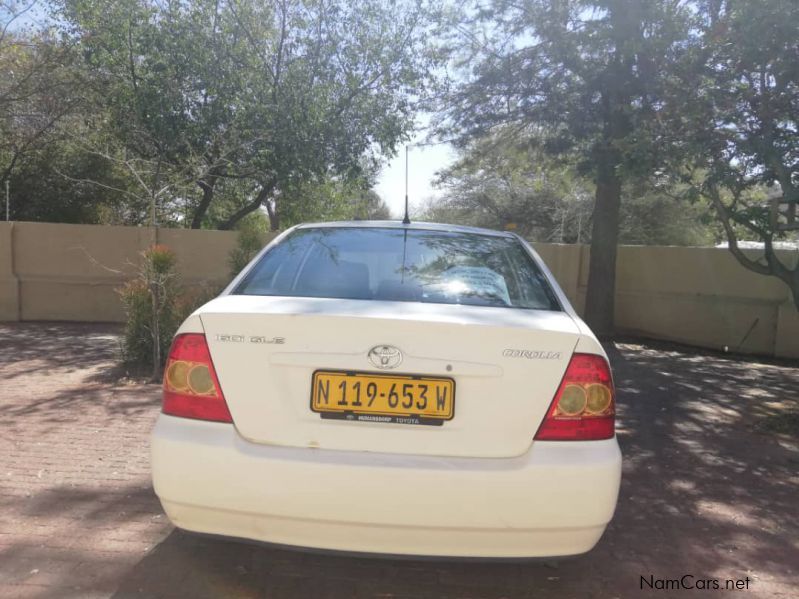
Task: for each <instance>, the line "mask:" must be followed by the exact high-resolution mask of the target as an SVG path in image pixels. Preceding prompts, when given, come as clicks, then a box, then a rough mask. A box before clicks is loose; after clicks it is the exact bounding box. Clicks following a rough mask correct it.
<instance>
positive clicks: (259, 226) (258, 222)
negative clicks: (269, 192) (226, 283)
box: [228, 214, 269, 278]
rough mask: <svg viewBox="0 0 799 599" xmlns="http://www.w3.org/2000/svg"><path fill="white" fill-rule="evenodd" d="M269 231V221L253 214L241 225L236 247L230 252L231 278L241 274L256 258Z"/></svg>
mask: <svg viewBox="0 0 799 599" xmlns="http://www.w3.org/2000/svg"><path fill="white" fill-rule="evenodd" d="M268 231H269V221H268V220H266V219H264V218H263V216H262V215H259V214H251V215H248V216H247V218H245V219H243V220H242V221H241V222H240V223H239V236H238V239H237V240H236V247H235V248H233V249H232V250H231V251H230V257H229V258H228V264H229V265H230V276H231V278H233V277H235V276H236V275H237V274H239V273H240V272H241V271H242V269H243V268H244V267H245V266H247V264H249V263H250V260H252V259H253V258H255V255H256V254H257V253H258V252H260V251H261V248H263V247H264V245H265V244H266V236H267V233H268Z"/></svg>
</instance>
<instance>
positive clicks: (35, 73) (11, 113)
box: [0, 0, 80, 188]
mask: <svg viewBox="0 0 799 599" xmlns="http://www.w3.org/2000/svg"><path fill="white" fill-rule="evenodd" d="M35 8H36V2H35V0H31V1H29V2H17V1H15V0H7V1H3V2H2V3H0V73H2V74H3V76H2V77H0V188H4V187H5V183H6V182H7V181H9V180H10V179H11V177H12V176H13V175H14V173H15V171H16V170H17V169H19V168H20V167H21V166H23V165H24V163H25V162H26V160H29V159H30V158H31V157H32V156H34V155H35V154H36V153H37V152H38V151H39V150H41V149H42V148H44V147H46V146H47V144H48V143H50V141H51V140H52V135H53V132H54V130H55V129H56V128H57V126H58V124H59V122H60V121H61V120H63V119H64V118H66V117H67V116H69V115H70V114H71V113H72V112H73V111H74V109H75V107H76V105H77V104H78V103H79V102H80V97H79V95H77V94H76V93H75V92H76V86H75V85H74V81H73V79H72V77H71V74H72V70H71V68H70V64H69V57H68V54H67V52H66V51H65V49H64V48H63V47H61V46H60V45H59V44H57V43H56V42H55V40H53V39H52V37H51V36H50V35H48V33H47V32H46V31H38V30H36V29H35V28H34V27H33V26H32V25H30V24H28V23H26V22H25V19H26V17H27V16H28V15H30V14H31V12H32V11H33V10H34V9H35Z"/></svg>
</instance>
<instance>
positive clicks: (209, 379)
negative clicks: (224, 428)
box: [161, 333, 233, 422]
mask: <svg viewBox="0 0 799 599" xmlns="http://www.w3.org/2000/svg"><path fill="white" fill-rule="evenodd" d="M161 411H162V412H163V413H164V414H169V415H170V416H180V417H181V418H194V419H196V420H211V421H214V422H233V418H232V417H231V416H230V410H228V407H227V402H226V401H225V396H224V395H222V387H220V386H219V379H217V378H216V371H215V370H214V363H213V362H212V361H211V352H210V351H209V350H208V343H207V342H206V340H205V335H203V334H201V333H186V334H183V335H178V336H177V337H175V340H174V341H173V342H172V348H171V349H170V350H169V358H168V359H167V362H166V369H165V370H164V402H163V406H162V408H161Z"/></svg>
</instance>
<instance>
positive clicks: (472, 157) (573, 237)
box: [424, 132, 716, 245]
mask: <svg viewBox="0 0 799 599" xmlns="http://www.w3.org/2000/svg"><path fill="white" fill-rule="evenodd" d="M438 184H439V186H440V187H441V188H443V190H444V195H443V196H442V197H440V198H436V199H434V200H432V201H431V202H430V204H429V205H428V207H427V210H426V213H425V215H424V218H425V220H433V221H441V222H454V223H459V224H466V225H474V226H480V227H488V228H492V229H512V230H514V231H516V232H517V233H519V234H520V235H522V236H523V237H526V238H527V239H531V240H534V241H548V242H556V243H589V242H590V241H591V220H592V212H593V208H594V202H593V195H594V189H593V184H592V183H591V182H590V181H589V180H588V179H586V178H585V177H583V176H580V175H579V174H578V173H577V172H576V170H575V169H574V168H573V167H571V166H570V165H569V164H568V162H566V161H563V160H556V159H553V158H552V157H551V156H549V155H548V154H547V153H546V152H543V151H541V150H540V144H539V143H536V141H535V140H533V141H529V140H528V141H527V142H526V143H518V142H517V141H516V139H515V137H514V136H506V135H503V134H502V133H501V132H500V133H496V134H494V135H492V136H491V137H489V138H483V139H478V140H476V141H475V142H473V143H472V144H470V145H469V146H468V147H467V148H465V149H464V150H462V151H461V155H460V159H459V160H458V161H457V162H456V163H455V164H454V165H452V166H451V167H449V168H448V169H446V170H444V171H443V172H442V173H440V174H439V179H438ZM622 193H623V197H624V199H625V201H624V202H623V203H622V206H621V212H620V220H619V240H620V242H621V243H623V244H631V245H711V244H713V243H714V242H715V240H716V237H715V233H716V232H715V230H714V228H713V226H712V225H711V224H710V223H709V219H708V218H707V209H708V207H707V203H706V202H704V201H696V202H694V203H691V204H689V203H688V202H685V201H682V200H681V199H680V198H678V197H676V196H679V193H678V192H677V190H675V189H671V188H666V189H654V188H653V187H652V186H651V185H649V184H648V182H647V181H646V180H643V181H641V180H639V181H636V182H633V183H630V184H628V185H626V186H625V187H624V188H623V189H622Z"/></svg>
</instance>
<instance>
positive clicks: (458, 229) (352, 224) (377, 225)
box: [297, 220, 515, 237]
mask: <svg viewBox="0 0 799 599" xmlns="http://www.w3.org/2000/svg"><path fill="white" fill-rule="evenodd" d="M297 228H298V229H328V228H333V229H335V228H342V229H343V228H373V229H407V230H412V231H445V232H448V233H471V234H474V235H491V236H494V237H515V235H514V234H513V233H509V232H507V231H495V230H493V229H483V228H481V227H466V226H463V225H449V224H444V223H428V222H421V221H418V222H411V223H409V224H407V225H406V224H404V223H403V222H402V221H398V220H344V221H333V222H323V223H303V224H301V225H297Z"/></svg>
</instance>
